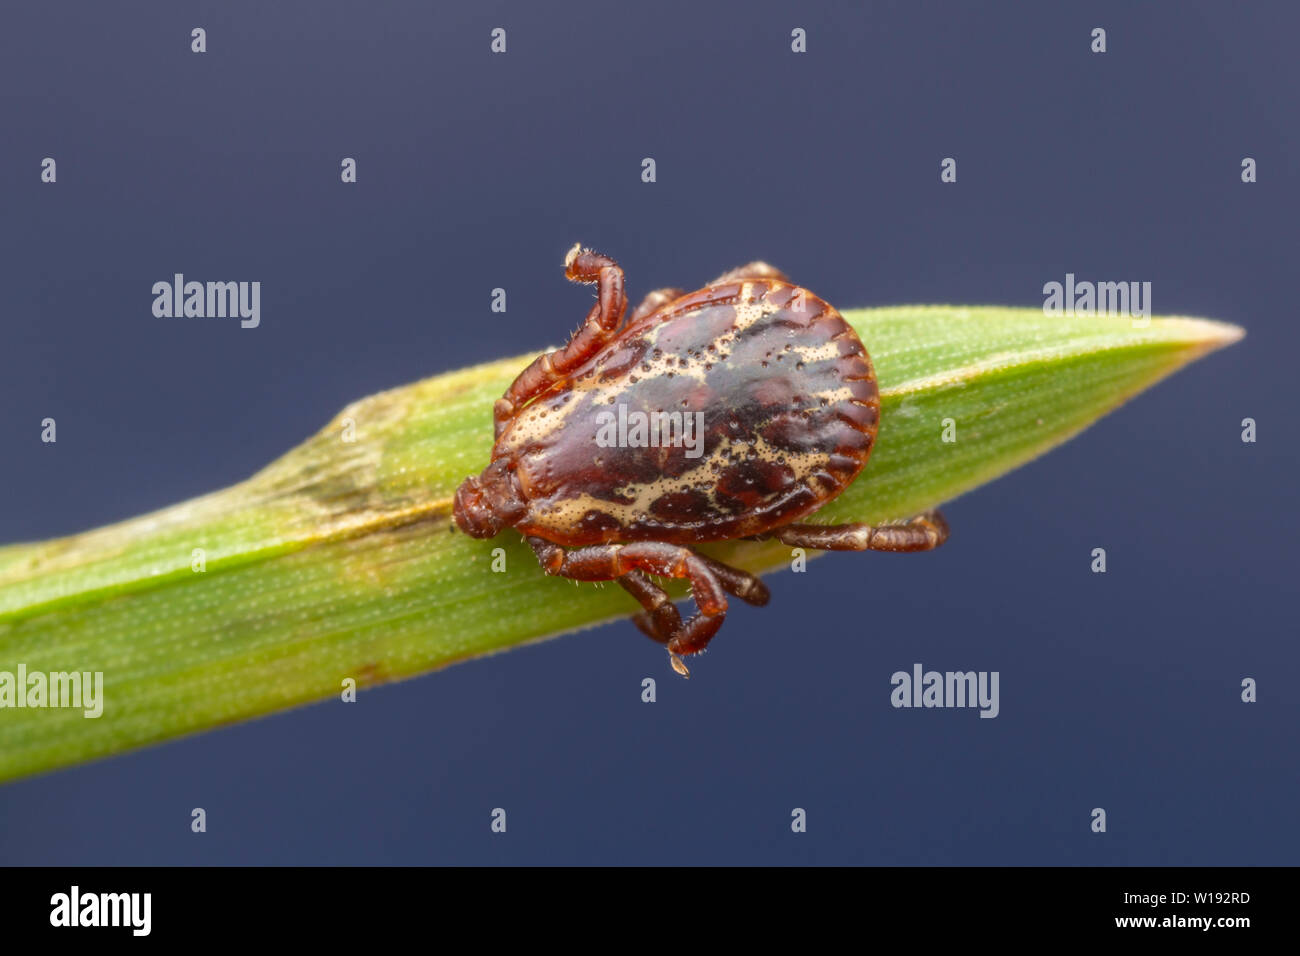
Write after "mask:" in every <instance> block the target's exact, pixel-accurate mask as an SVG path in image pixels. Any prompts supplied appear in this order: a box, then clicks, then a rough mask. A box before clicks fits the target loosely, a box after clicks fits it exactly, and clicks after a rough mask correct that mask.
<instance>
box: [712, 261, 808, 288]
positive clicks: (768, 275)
mask: <svg viewBox="0 0 1300 956" xmlns="http://www.w3.org/2000/svg"><path fill="white" fill-rule="evenodd" d="M741 279H776V280H778V281H780V282H790V277H789V276H787V275H786V274H785V273H784V272H782V271H781V270H780V269H778V268H776V266H770V265H768V264H767V263H766V262H747V263H745V264H744V265H743V266H739V267H738V268H735V269H732V270H731V271H730V272H724V273H722V275H720V276H718V277H717V278H716V279H714V280H713V281H712V282H710V283H709V285H722V284H723V283H725V282H739V281H740V280H741ZM791 284H793V283H791Z"/></svg>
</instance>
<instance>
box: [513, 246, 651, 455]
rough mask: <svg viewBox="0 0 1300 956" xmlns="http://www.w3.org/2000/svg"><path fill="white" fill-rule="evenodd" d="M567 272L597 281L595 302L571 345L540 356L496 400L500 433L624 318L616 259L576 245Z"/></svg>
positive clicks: (580, 279) (579, 278)
mask: <svg viewBox="0 0 1300 956" xmlns="http://www.w3.org/2000/svg"><path fill="white" fill-rule="evenodd" d="M564 274H565V276H566V277H568V278H569V279H572V280H573V281H574V282H587V283H591V282H595V283H596V284H597V286H596V302H595V304H594V305H593V306H592V307H591V311H590V312H588V313H587V320H586V321H585V322H584V323H583V325H582V328H580V329H578V331H577V332H575V333H573V337H572V338H571V339H569V344H568V345H566V346H564V348H561V349H556V350H555V351H554V352H546V353H545V354H543V355H539V356H538V357H537V358H536V359H535V360H534V361H533V363H532V364H531V365H529V366H528V368H526V369H524V370H523V371H522V372H520V373H519V377H518V378H516V379H515V380H514V382H513V383H512V384H511V386H510V387H509V388H508V389H506V393H505V395H503V396H502V397H501V398H498V399H497V401H496V405H495V406H493V409H492V418H493V421H494V422H495V425H496V434H497V435H500V434H501V431H502V429H504V428H505V427H506V423H507V422H509V421H510V419H511V418H513V417H514V415H515V412H517V411H518V410H519V409H520V408H521V407H522V406H523V405H525V404H527V403H528V401H529V399H531V398H534V397H535V396H536V395H538V394H539V393H540V392H542V391H545V390H546V389H547V388H548V387H549V386H550V385H552V384H553V383H555V382H556V381H558V380H559V379H562V378H564V376H565V375H567V374H568V373H569V372H571V371H573V370H574V369H575V368H577V367H578V366H579V365H581V364H582V363H583V362H584V361H586V360H587V359H588V358H590V357H591V356H592V355H593V354H594V353H595V352H596V351H597V350H598V349H599V348H600V347H601V346H602V345H604V344H605V343H606V342H608V341H609V340H610V339H611V338H612V337H613V336H614V333H615V332H617V331H618V326H619V323H620V322H622V321H623V313H625V312H626V311H627V294H626V293H625V292H624V291H623V270H622V269H621V268H619V264H618V263H617V262H615V261H614V260H613V259H611V258H609V256H602V255H601V254H600V253H599V252H592V251H591V250H590V249H583V248H582V247H580V246H574V247H573V248H572V249H570V250H569V254H568V256H567V257H566V258H565V260H564Z"/></svg>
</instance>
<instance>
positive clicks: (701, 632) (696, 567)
mask: <svg viewBox="0 0 1300 956" xmlns="http://www.w3.org/2000/svg"><path fill="white" fill-rule="evenodd" d="M528 544H529V545H530V546H531V547H532V549H533V551H534V552H535V553H536V554H537V560H538V561H539V562H540V563H541V565H542V569H543V570H544V571H545V572H546V573H547V574H555V575H559V576H560V577H566V578H572V579H573V580H575V581H613V580H615V579H617V578H622V577H623V576H624V575H625V574H627V573H628V572H629V571H643V572H646V573H648V574H654V575H658V576H660V577H666V578H685V579H687V580H689V581H690V583H691V596H692V597H693V598H694V599H695V607H696V609H697V611H696V614H695V615H694V616H693V617H692V618H691V619H690V620H689V621H687V622H686V623H685V624H682V625H681V626H680V627H678V628H676V629H675V631H674V632H673V633H672V634H671V635H669V636H668V640H667V641H666V642H664V643H666V644H667V645H668V653H669V656H670V658H671V660H672V664H673V669H674V670H676V671H677V672H678V673H679V674H682V675H687V674H689V671H687V670H686V665H685V664H683V663H682V662H681V657H680V656H682V655H688V654H698V653H699V652H700V651H702V650H704V648H705V647H706V646H708V643H709V641H710V640H712V639H713V636H714V635H715V634H717V633H718V628H720V627H722V622H723V620H724V619H725V618H726V616H727V595H726V593H725V592H726V590H727V587H726V585H724V583H723V581H721V580H720V579H719V577H718V575H717V574H715V573H714V570H713V566H714V565H717V564H718V562H716V561H713V560H712V559H710V558H705V557H703V556H702V555H699V554H696V553H695V552H694V551H692V550H691V549H690V548H684V547H680V546H678V545H674V544H666V543H663V542H659V541H639V542H635V543H632V544H600V545H593V546H591V547H587V548H577V549H575V550H573V551H565V550H564V549H563V548H561V547H560V546H559V545H557V544H553V543H552V542H550V541H547V540H546V539H544V538H538V537H530V538H528ZM724 567H725V566H724ZM727 571H728V572H729V574H728V577H729V581H728V583H730V584H732V585H735V586H737V587H740V586H741V585H742V583H744V582H742V577H743V576H744V573H743V572H740V571H735V572H734V574H733V573H730V572H732V571H733V569H730V568H728V569H727ZM647 585H648V587H647ZM623 586H624V588H626V589H627V590H628V591H630V592H631V593H632V594H634V595H635V596H636V597H637V599H638V600H640V601H641V603H642V605H643V606H646V607H647V608H648V607H649V605H647V604H646V601H645V597H644V596H645V595H651V596H652V597H653V591H652V590H651V588H654V587H656V585H654V584H653V582H650V581H648V580H645V581H643V580H639V579H633V582H632V583H631V585H630V586H629V585H627V584H624V585H623ZM746 587H747V590H748V593H749V599H757V598H758V597H759V595H758V594H756V593H754V592H753V591H752V589H751V588H749V587H748V585H746ZM760 587H761V584H760ZM762 595H763V596H764V597H765V596H766V588H764V589H763V592H762ZM737 596H740V595H737ZM674 613H676V612H675V611H674ZM645 620H646V621H647V622H648V623H649V624H650V625H652V626H655V628H656V630H655V631H654V632H651V631H647V633H649V634H650V636H651V637H653V638H654V639H655V640H660V638H661V637H662V636H663V631H661V630H659V629H658V628H659V627H662V626H663V625H662V624H661V623H660V622H662V621H669V622H670V621H671V618H669V617H668V615H667V612H662V611H659V610H657V609H656V610H655V611H653V612H652V611H650V610H647V612H646V615H645ZM638 626H640V625H638ZM643 630H644V628H643Z"/></svg>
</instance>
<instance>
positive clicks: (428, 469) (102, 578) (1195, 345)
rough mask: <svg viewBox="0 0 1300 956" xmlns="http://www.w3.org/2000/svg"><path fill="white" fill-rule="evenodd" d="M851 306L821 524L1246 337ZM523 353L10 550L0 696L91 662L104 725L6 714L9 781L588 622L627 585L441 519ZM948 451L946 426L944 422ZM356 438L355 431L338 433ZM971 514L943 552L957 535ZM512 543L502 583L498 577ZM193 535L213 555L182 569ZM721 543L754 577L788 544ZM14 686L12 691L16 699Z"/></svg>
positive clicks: (1028, 437) (920, 494)
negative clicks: (213, 486) (858, 396)
mask: <svg viewBox="0 0 1300 956" xmlns="http://www.w3.org/2000/svg"><path fill="white" fill-rule="evenodd" d="M845 314H846V317H847V318H848V319H849V321H850V322H852V323H853V325H854V326H855V327H856V328H857V330H858V332H859V334H860V335H861V337H862V340H863V342H864V343H865V344H866V346H867V348H868V349H869V350H870V352H871V355H872V358H873V360H874V362H875V365H876V371H877V374H878V376H879V380H880V384H881V388H882V403H883V411H882V422H881V430H880V435H879V439H878V442H877V446H876V449H875V451H874V452H873V454H872V458H871V460H870V462H869V463H868V465H867V468H866V470H865V472H864V473H863V474H862V476H860V477H859V478H858V480H857V481H856V482H854V484H853V485H852V486H851V487H850V488H849V489H848V491H846V492H845V493H844V494H843V495H842V496H841V497H840V498H839V499H837V500H836V501H835V502H833V503H832V504H831V505H830V506H828V507H827V508H826V509H824V510H823V511H822V512H821V513H819V515H818V519H817V520H824V521H828V522H829V521H849V520H854V521H880V520H886V519H890V518H899V517H903V516H907V515H910V514H913V513H915V512H917V511H921V510H923V509H925V508H928V507H931V506H933V505H936V504H939V503H941V502H944V501H947V500H950V499H952V498H954V497H956V496H957V495H960V494H963V493H964V492H967V491H969V490H971V489H972V488H975V487H977V486H978V485H981V484H983V483H985V482H988V481H991V480H992V479H994V478H996V477H998V476H999V475H1002V474H1005V473H1006V472H1008V471H1010V470H1011V469H1013V468H1016V467H1018V466H1019V465H1021V464H1023V463H1025V462H1027V461H1029V460H1030V459H1032V458H1034V457H1035V456H1037V455H1040V454H1042V453H1043V452H1044V451H1046V450H1048V449H1049V448H1051V447H1053V446H1054V445H1057V444H1059V443H1060V442H1062V441H1065V440H1066V439H1068V438H1069V437H1071V436H1072V435H1074V434H1076V433H1077V432H1079V431H1080V430H1081V429H1083V428H1085V427H1087V426H1088V425H1089V424H1091V423H1092V422H1093V421H1095V420H1096V419H1098V418H1099V417H1101V416H1102V415H1104V414H1105V413H1106V412H1108V411H1110V410H1111V409H1114V408H1115V407H1117V406H1118V405H1120V404H1121V403H1122V402H1124V401H1125V400H1126V399H1128V398H1129V397H1130V396H1132V395H1135V394H1136V393H1138V392H1139V391H1141V390H1143V389H1144V388H1147V387H1149V386H1150V385H1152V384H1153V383H1155V382H1156V381H1158V380H1160V379H1161V378H1163V377H1164V376H1166V375H1168V374H1170V373H1171V372H1173V371H1174V370H1176V369H1178V368H1179V367H1181V366H1182V365H1184V364H1186V363H1188V362H1190V361H1192V360H1194V359H1196V358H1198V357H1199V356H1201V355H1203V354H1205V353H1206V352H1208V351H1211V350H1213V349H1215V348H1219V347H1221V346H1224V345H1226V344H1229V343H1231V342H1233V341H1235V340H1236V339H1238V338H1239V337H1240V336H1241V334H1242V333H1241V330H1240V329H1238V328H1236V327H1234V326H1230V325H1225V324H1222V323H1217V322H1209V321H1206V320H1200V319H1183V318H1165V319H1152V320H1151V321H1150V324H1149V326H1147V327H1146V328H1134V327H1133V323H1132V321H1131V320H1129V319H1127V318H1119V317H1114V318H1111V317H1061V316H1046V315H1044V314H1043V312H1042V311H1041V310H1037V309H1032V310H1031V309H1004V308H960V307H938V306H936V307H898V308H883V309H866V310H852V311H849V312H847V313H845ZM528 358H530V357H522V358H514V359H509V360H505V361H500V362H493V363H490V364H486V365H480V366H477V367H475V368H470V369H465V370H462V371H458V372H451V373H448V374H445V375H439V376H435V377H433V378H429V379H425V380H424V381H421V382H417V383H415V384H413V385H409V386H406V387H403V388H397V389H393V390H391V391H388V392H383V393H380V394H378V395H373V396H371V397H369V398H365V399H362V400H361V401H358V402H355V403H353V404H352V405H350V406H348V407H347V408H346V409H344V410H343V411H342V412H340V413H339V415H338V416H336V418H335V419H334V420H333V421H332V422H331V423H330V424H329V425H327V426H326V427H325V428H324V429H323V430H322V431H321V432H320V433H318V434H317V435H316V436H314V437H313V438H311V439H309V440H308V441H307V442H305V443H304V444H302V445H301V446H299V447H298V448H295V449H294V450H292V451H290V452H289V453H288V454H286V455H285V456H284V457H282V458H280V459H278V460H277V461H275V462H273V463H272V464H271V465H269V466H268V467H267V468H265V469H263V470H262V471H260V472H258V473H257V474H256V475H254V476H253V477H252V478H250V479H248V480H247V481H245V482H242V483H240V484H238V485H234V486H232V487H230V488H227V489H225V490H222V491H219V492H216V493H214V494H210V495H207V496H204V497H202V498H198V499H195V500H192V501H188V502H184V503H182V504H178V505H175V506H173V507H170V508H166V509H164V510H162V511H158V512H155V513H153V514H149V515H145V516H142V517H139V518H135V519H132V520H130V521H126V522H123V523H121V524H117V525H112V526H110V527H106V528H101V529H98V530H94V531H89V532H86V533H84V534H78V535H73V536H71V537H67V538H60V539H57V540H52V541H48V542H43V543H39V544H24V545H12V546H9V547H5V548H0V704H2V703H6V702H12V700H13V699H14V698H13V695H14V692H15V690H16V688H15V686H14V684H15V682H14V681H10V683H9V685H8V689H9V693H10V698H9V700H8V701H6V697H5V692H6V686H5V678H4V674H5V673H6V672H7V673H9V674H15V673H16V672H17V671H18V668H19V665H24V666H25V669H26V672H27V673H28V674H33V673H37V672H41V673H50V672H70V671H78V672H96V671H102V672H103V701H104V702H103V714H102V716H100V717H99V718H89V719H88V718H86V717H84V716H83V713H82V711H81V710H75V709H66V708H64V709H55V708H33V707H21V708H13V709H10V708H8V707H5V708H3V709H0V780H4V779H11V778H14V777H18V776H22V775H25V774H31V773H36V772H40V771H44V770H49V769H52V768H56V767H62V766H67V765H70V764H75V763H78V762H81V761H85V760H90V759H93V758H96V757H102V756H105V755H108V754H113V753H118V752H121V751H123V750H127V749H130V748H133V747H138V746H141V745H143V744H147V743H151V742H156V741H160V740H165V739H168V738H171V737H175V736H178V735H180V734H185V733H190V732H194V731H199V730H204V729H207V728H211V727H214V726H217V725H220V724H224V723H229V722H232V721H237V720H243V719H247V718H251V717H255V716H258V715H262V714H266V713H270V712H273V711H276V710H280V709H282V708H286V707H291V706H294V705H297V704H302V703H306V702H308V701H314V700H319V699H322V698H325V697H330V696H333V695H337V694H339V693H340V692H341V689H342V682H343V680H344V679H345V678H354V679H355V680H356V681H357V683H358V685H359V686H362V687H364V686H368V685H372V684H377V683H381V682H384V681H388V680H394V679H398V678H403V677H409V676H411V675H414V674H420V673H423V672H426V671H429V670H432V669H434V668H438V667H442V666H445V665H447V664H450V663H453V662H455V661H459V660H464V659H466V658H469V657H474V656H477V655H481V654H486V653H491V652H493V651H499V650H502V649H505V648H509V647H513V646H516V645H519V644H522V643H525V642H529V641H533V640H537V639H540V638H543V637H547V636H551V635H555V634H560V633H563V632H565V631H570V630H573V629H576V628H581V627H587V626H590V625H593V624H596V623H598V622H601V621H604V620H608V619H610V618H613V617H617V616H620V615H626V614H629V613H631V612H632V611H633V610H634V609H635V607H634V605H633V604H632V602H631V599H630V598H629V597H628V596H627V595H626V594H625V593H624V592H623V591H622V590H621V589H619V588H609V587H606V588H597V587H594V586H589V585H584V586H581V587H575V586H574V585H573V584H572V583H570V582H567V581H562V580H558V579H553V578H547V577H545V576H543V575H542V573H541V571H540V570H539V569H538V567H537V563H536V561H535V559H534V558H533V557H532V554H531V552H530V551H528V549H527V548H526V547H525V546H524V545H523V544H522V542H521V541H520V540H519V536H518V535H516V534H513V533H506V534H503V535H501V536H500V537H499V538H497V539H495V540H492V541H475V540H472V539H469V538H467V537H466V536H465V535H463V534H460V533H454V534H453V533H451V532H450V531H449V528H450V525H451V496H452V493H453V492H454V490H455V488H456V485H457V484H458V483H459V482H460V481H461V480H462V479H463V478H464V477H465V476H466V475H468V474H471V473H473V472H476V471H478V470H479V469H480V468H481V467H482V466H483V465H484V464H485V463H486V461H487V456H488V452H489V450H490V444H491V406H492V402H493V400H494V399H495V398H497V397H498V396H499V395H500V394H501V393H502V392H503V391H504V390H505V388H506V386H507V385H508V384H509V382H510V380H511V378H512V377H513V376H514V375H515V374H516V373H517V372H518V371H519V370H520V369H521V368H522V367H523V365H524V364H525V362H526V361H527V360H528ZM944 419H953V420H954V422H955V423H956V430H957V431H956V434H957V441H955V442H951V443H948V442H944V441H942V437H941V436H942V432H943V420H944ZM349 421H350V422H351V423H353V429H354V432H355V434H354V436H353V437H354V440H351V441H348V440H345V438H346V437H347V436H348V431H347V425H348V422H349ZM960 541H961V529H960V528H957V529H955V531H954V540H953V542H952V543H950V544H949V545H948V546H949V547H953V546H956V547H960V546H961V545H960ZM494 548H502V549H504V554H505V560H506V567H507V569H508V570H507V572H506V573H495V572H493V570H492V567H491V566H492V555H493V549H494ZM195 549H202V551H203V554H204V561H205V563H206V564H205V566H206V569H205V570H203V571H195V570H194V569H193V567H192V563H193V561H194V552H195ZM709 550H710V552H711V553H713V554H715V555H718V556H722V557H724V558H726V559H727V560H729V561H731V562H733V563H736V564H738V565H740V566H742V567H746V568H749V569H751V570H761V569H765V568H771V567H776V566H780V565H783V564H784V563H785V562H787V561H788V560H789V549H788V548H784V547H782V546H780V545H776V544H773V543H767V544H761V545H760V544H755V543H750V542H737V543H734V544H726V545H720V546H717V547H711V548H710V549H709ZM18 690H20V689H18Z"/></svg>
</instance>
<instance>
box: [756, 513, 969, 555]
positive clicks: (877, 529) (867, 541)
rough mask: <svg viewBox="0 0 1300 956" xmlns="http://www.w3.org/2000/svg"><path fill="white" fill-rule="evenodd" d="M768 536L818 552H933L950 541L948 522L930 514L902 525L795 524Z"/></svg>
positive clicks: (937, 515)
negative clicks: (814, 549)
mask: <svg viewBox="0 0 1300 956" xmlns="http://www.w3.org/2000/svg"><path fill="white" fill-rule="evenodd" d="M766 537H769V538H776V539H777V540H778V541H781V542H783V543H785V544H788V545H792V546H794V547H796V548H816V549H817V550H818V551H900V552H901V551H930V550H933V549H934V548H937V547H939V545H941V544H943V543H944V542H945V541H947V540H948V522H947V521H945V520H944V517H943V515H942V514H940V513H939V512H938V511H927V512H925V513H924V514H919V515H917V516H916V517H914V518H909V519H908V520H907V521H903V522H899V523H898V524H882V525H869V524H839V525H820V524H791V525H786V526H785V527H784V528H778V529H777V530H775V531H773V532H771V533H770V534H768V535H766Z"/></svg>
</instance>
